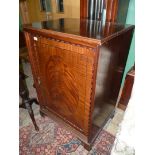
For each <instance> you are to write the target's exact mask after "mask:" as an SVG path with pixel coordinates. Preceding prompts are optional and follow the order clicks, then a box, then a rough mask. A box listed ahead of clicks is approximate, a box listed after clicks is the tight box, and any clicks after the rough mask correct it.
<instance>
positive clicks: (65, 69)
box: [36, 37, 94, 131]
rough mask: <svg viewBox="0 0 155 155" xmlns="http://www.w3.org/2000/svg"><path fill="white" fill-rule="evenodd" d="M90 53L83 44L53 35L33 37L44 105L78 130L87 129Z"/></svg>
mask: <svg viewBox="0 0 155 155" xmlns="http://www.w3.org/2000/svg"><path fill="white" fill-rule="evenodd" d="M88 53H89V56H88ZM93 53H94V52H90V51H88V49H86V48H85V47H80V46H76V45H72V44H69V43H64V42H60V41H58V40H54V39H53V40H52V39H51V40H50V39H47V38H42V37H40V38H38V39H37V41H36V55H37V59H38V66H39V67H38V68H39V72H40V73H39V74H40V75H39V76H40V85H41V86H40V87H41V89H42V90H41V91H42V94H43V96H44V99H45V100H46V101H45V108H46V109H47V110H49V111H52V112H54V113H55V114H57V115H58V116H59V117H61V118H63V119H65V120H67V121H68V122H70V123H71V124H72V125H73V126H75V127H77V128H79V129H80V131H82V130H85V131H86V130H88V127H86V126H88V124H87V125H86V120H89V118H86V117H87V116H88V115H89V114H88V112H89V109H88V108H89V107H88V108H87V106H86V105H87V104H89V105H90V95H91V80H92V70H93V58H94V54H93ZM86 85H87V87H86ZM86 113H87V114H88V115H85V114H86ZM87 123H88V122H87ZM86 128H87V129H86Z"/></svg>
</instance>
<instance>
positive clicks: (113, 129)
mask: <svg viewBox="0 0 155 155" xmlns="http://www.w3.org/2000/svg"><path fill="white" fill-rule="evenodd" d="M23 69H24V73H25V74H26V75H27V76H29V77H28V78H27V79H26V83H27V86H28V89H29V95H30V97H37V95H36V91H35V89H34V88H33V77H32V73H31V67H30V64H29V63H23ZM32 107H33V109H34V114H35V116H39V115H38V114H37V113H38V112H39V106H37V105H33V106H32ZM20 112H22V113H24V117H25V122H24V123H23V122H22V123H21V122H20V128H21V127H22V126H25V125H27V124H29V123H30V122H31V120H30V118H29V115H28V113H27V111H26V110H25V109H20ZM123 115H124V111H123V110H121V109H118V108H117V109H116V113H115V116H114V118H113V119H111V120H109V121H108V122H107V124H106V125H105V126H104V129H105V130H106V131H108V132H109V133H111V134H112V135H114V136H115V135H116V133H117V130H118V127H119V124H120V123H121V121H122V119H123ZM22 117H23V116H22Z"/></svg>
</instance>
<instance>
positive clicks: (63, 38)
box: [24, 19, 134, 148]
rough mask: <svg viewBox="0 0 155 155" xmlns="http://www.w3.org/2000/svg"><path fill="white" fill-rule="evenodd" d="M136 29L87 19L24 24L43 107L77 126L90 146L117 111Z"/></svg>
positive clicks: (43, 110) (46, 111) (47, 112)
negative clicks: (116, 107)
mask: <svg viewBox="0 0 155 155" xmlns="http://www.w3.org/2000/svg"><path fill="white" fill-rule="evenodd" d="M133 30H134V26H131V25H120V24H116V23H104V22H101V21H93V20H84V19H81V20H80V19H59V20H52V21H44V22H37V23H32V24H31V25H25V27H24V32H25V36H26V42H27V46H28V50H29V56H30V62H31V66H32V71H33V76H34V81H35V86H36V90H37V94H38V98H39V103H40V107H41V109H40V110H41V112H43V113H45V114H46V115H48V116H49V117H51V116H52V115H54V116H55V117H52V118H53V119H55V118H56V120H57V121H58V120H60V122H62V120H63V121H64V122H65V123H66V124H67V125H66V126H68V125H69V126H70V128H71V129H72V130H73V129H74V130H73V131H75V129H76V134H77V135H78V137H79V138H80V139H81V140H82V142H83V143H84V146H85V147H86V148H91V146H92V144H93V142H94V140H95V138H96V137H97V135H98V134H99V131H100V130H101V129H102V126H103V125H104V124H105V123H106V121H107V120H108V119H109V118H110V117H112V116H113V114H114V111H115V106H116V103H117V98H118V93H119V89H120V86H121V80H122V77H123V73H124V68H125V64H126V61H127V56H128V52H129V47H130V43H131V39H132V34H133ZM118 73H119V74H118ZM118 75H119V76H118Z"/></svg>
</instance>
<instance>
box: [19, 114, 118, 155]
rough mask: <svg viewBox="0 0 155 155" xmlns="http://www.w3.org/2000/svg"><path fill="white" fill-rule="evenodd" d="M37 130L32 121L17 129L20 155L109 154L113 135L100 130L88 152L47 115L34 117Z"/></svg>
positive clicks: (72, 135) (73, 136)
mask: <svg viewBox="0 0 155 155" xmlns="http://www.w3.org/2000/svg"><path fill="white" fill-rule="evenodd" d="M36 122H37V124H38V126H39V132H36V131H35V129H34V127H33V125H32V123H31V124H29V125H27V126H24V127H22V128H20V130H19V138H20V139H19V154H20V155H86V154H88V155H110V151H111V148H112V145H113V143H114V139H115V137H114V136H113V135H111V134H110V133H108V132H106V131H104V130H102V131H101V133H100V134H99V136H98V138H97V139H96V141H95V143H94V145H93V147H92V150H91V151H90V152H88V151H87V150H86V149H84V147H83V146H82V145H81V141H80V140H79V139H78V138H76V136H75V135H74V134H73V133H71V132H70V131H67V130H66V129H65V128H63V126H61V124H57V123H56V122H54V121H53V120H52V119H49V118H48V117H44V118H42V117H40V118H37V119H36Z"/></svg>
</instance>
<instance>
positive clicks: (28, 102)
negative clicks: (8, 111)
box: [19, 72, 39, 131]
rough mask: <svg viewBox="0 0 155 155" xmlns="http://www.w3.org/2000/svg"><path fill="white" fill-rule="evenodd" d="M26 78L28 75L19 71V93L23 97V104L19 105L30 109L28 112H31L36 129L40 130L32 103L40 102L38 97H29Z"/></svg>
mask: <svg viewBox="0 0 155 155" xmlns="http://www.w3.org/2000/svg"><path fill="white" fill-rule="evenodd" d="M25 78H26V75H25V74H24V73H22V72H19V95H20V96H21V98H22V104H21V105H20V106H19V107H20V108H25V109H27V110H28V113H29V115H30V118H31V120H32V122H33V125H34V127H35V130H36V131H39V128H38V126H37V124H36V121H35V118H34V113H33V110H32V104H33V103H36V104H39V103H38V101H37V99H36V98H29V92H28V89H27V87H26V83H25Z"/></svg>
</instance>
